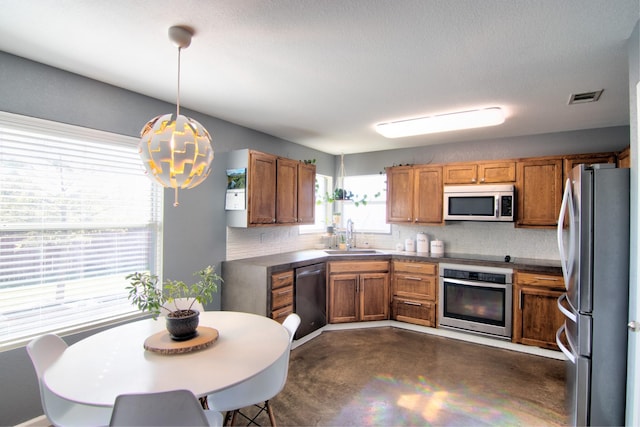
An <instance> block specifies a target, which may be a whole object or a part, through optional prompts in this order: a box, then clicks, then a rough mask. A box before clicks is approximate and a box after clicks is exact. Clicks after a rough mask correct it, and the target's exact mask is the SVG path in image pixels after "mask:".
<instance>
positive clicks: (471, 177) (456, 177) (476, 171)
mask: <svg viewBox="0 0 640 427" xmlns="http://www.w3.org/2000/svg"><path fill="white" fill-rule="evenodd" d="M515 180H516V162H514V161H502V162H479V163H478V162H476V163H448V164H446V165H444V166H443V182H444V184H500V183H505V184H506V183H513V182H515Z"/></svg>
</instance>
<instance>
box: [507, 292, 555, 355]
mask: <svg viewBox="0 0 640 427" xmlns="http://www.w3.org/2000/svg"><path fill="white" fill-rule="evenodd" d="M515 291H516V295H515V298H514V300H515V301H514V314H515V317H516V318H518V319H519V321H518V322H515V323H514V331H513V340H514V342H519V343H521V344H526V345H535V346H538V347H543V348H550V349H555V350H557V349H558V346H557V344H556V331H557V330H558V329H559V328H560V326H562V324H563V323H564V318H563V315H562V313H561V312H560V310H559V309H558V305H557V301H558V298H559V297H560V295H562V293H563V291H561V290H554V289H548V288H543V287H536V286H516V287H515Z"/></svg>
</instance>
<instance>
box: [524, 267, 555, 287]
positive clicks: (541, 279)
mask: <svg viewBox="0 0 640 427" xmlns="http://www.w3.org/2000/svg"><path fill="white" fill-rule="evenodd" d="M515 279H516V280H515V281H516V283H517V284H519V285H533V286H545V287H548V288H564V279H563V278H562V276H554V275H551V274H544V273H524V272H520V271H517V272H516V277H515Z"/></svg>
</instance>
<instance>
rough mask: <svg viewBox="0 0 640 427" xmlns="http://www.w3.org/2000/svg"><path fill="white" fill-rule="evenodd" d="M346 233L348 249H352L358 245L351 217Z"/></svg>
mask: <svg viewBox="0 0 640 427" xmlns="http://www.w3.org/2000/svg"><path fill="white" fill-rule="evenodd" d="M346 234H347V236H346V239H347V242H346V243H347V249H351V248H353V247H355V245H356V240H355V232H354V231H353V221H352V220H351V218H349V219H348V220H347V230H346Z"/></svg>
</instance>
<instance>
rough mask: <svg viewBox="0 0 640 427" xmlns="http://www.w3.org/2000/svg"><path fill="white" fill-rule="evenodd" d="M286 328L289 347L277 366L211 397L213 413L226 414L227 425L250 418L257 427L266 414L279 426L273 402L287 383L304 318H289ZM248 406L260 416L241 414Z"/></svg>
mask: <svg viewBox="0 0 640 427" xmlns="http://www.w3.org/2000/svg"><path fill="white" fill-rule="evenodd" d="M282 325H283V326H284V327H285V328H286V329H287V332H288V333H289V346H288V348H287V350H286V351H285V352H284V353H283V354H282V356H280V358H279V359H278V360H277V361H276V362H275V363H274V364H273V365H271V366H270V367H269V368H267V369H265V370H264V371H262V372H261V373H259V374H258V375H256V376H255V377H253V378H250V379H249V380H247V381H244V382H242V383H240V384H237V385H235V386H233V387H230V388H227V389H225V390H221V391H219V392H217V393H213V394H210V395H208V396H207V402H208V405H209V409H211V410H214V411H219V412H226V416H225V421H224V424H225V425H233V424H234V422H235V418H236V416H237V415H241V416H242V417H244V418H246V419H247V420H248V421H249V424H248V425H250V424H257V423H256V422H255V420H256V418H257V417H258V416H259V415H260V414H261V413H262V412H266V413H267V415H268V416H269V421H270V422H271V425H272V426H275V425H276V419H275V415H274V413H273V408H272V407H271V405H270V404H269V400H270V399H272V398H274V397H275V396H276V395H277V394H278V393H280V392H281V391H282V389H283V388H284V385H285V384H286V382H287V375H288V373H289V355H290V353H291V343H292V342H293V336H294V335H295V333H296V331H297V330H298V326H300V316H298V315H297V314H295V313H292V314H290V315H288V316H287V318H286V319H285V320H284V322H283V323H282ZM248 406H257V407H258V412H257V413H256V414H255V415H254V416H253V417H249V416H247V415H245V414H244V413H242V412H241V409H242V408H246V407H248Z"/></svg>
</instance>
